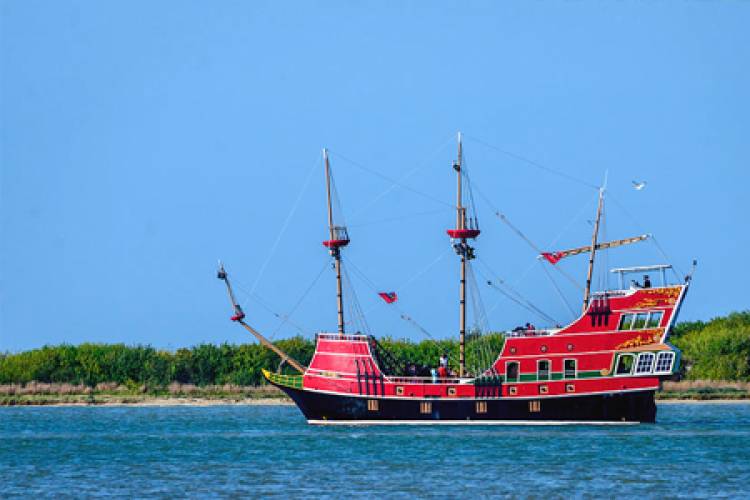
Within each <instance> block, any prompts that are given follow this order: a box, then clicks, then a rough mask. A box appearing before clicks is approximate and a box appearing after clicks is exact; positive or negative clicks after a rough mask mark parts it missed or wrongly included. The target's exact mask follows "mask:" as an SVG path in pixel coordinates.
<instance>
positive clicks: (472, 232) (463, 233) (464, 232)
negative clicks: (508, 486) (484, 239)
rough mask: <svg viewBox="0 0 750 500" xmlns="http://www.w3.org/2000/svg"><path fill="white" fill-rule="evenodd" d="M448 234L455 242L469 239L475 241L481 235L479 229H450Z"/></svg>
mask: <svg viewBox="0 0 750 500" xmlns="http://www.w3.org/2000/svg"><path fill="white" fill-rule="evenodd" d="M446 232H447V233H448V236H450V237H451V238H453V239H454V240H465V239H467V238H472V239H473V238H476V237H477V236H479V233H481V231H480V230H479V229H448V231H446Z"/></svg>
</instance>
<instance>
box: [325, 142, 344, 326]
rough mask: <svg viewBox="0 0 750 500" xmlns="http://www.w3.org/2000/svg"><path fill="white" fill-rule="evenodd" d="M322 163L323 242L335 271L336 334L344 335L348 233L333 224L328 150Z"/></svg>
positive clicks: (341, 227) (342, 227)
mask: <svg viewBox="0 0 750 500" xmlns="http://www.w3.org/2000/svg"><path fill="white" fill-rule="evenodd" d="M323 162H324V163H325V172H326V198H327V201H328V232H329V239H328V240H326V241H324V242H323V246H325V247H326V248H328V252H329V253H330V254H331V256H332V257H333V261H334V264H333V265H334V269H335V270H336V303H337V306H338V332H339V334H341V335H343V334H344V297H343V290H342V286H341V248H342V247H345V246H346V245H348V244H349V233H348V232H347V230H346V226H336V225H334V223H333V206H332V205H331V165H330V163H329V161H328V150H327V149H323Z"/></svg>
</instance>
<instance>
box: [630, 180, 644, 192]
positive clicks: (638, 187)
mask: <svg viewBox="0 0 750 500" xmlns="http://www.w3.org/2000/svg"><path fill="white" fill-rule="evenodd" d="M645 187H646V181H640V182H638V181H633V189H635V190H636V191H640V190H641V189H643V188H645Z"/></svg>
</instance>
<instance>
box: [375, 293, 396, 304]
mask: <svg viewBox="0 0 750 500" xmlns="http://www.w3.org/2000/svg"><path fill="white" fill-rule="evenodd" d="M378 295H380V298H381V299H383V300H385V303H386V304H393V303H394V302H396V301H397V300H398V295H396V292H379V293H378Z"/></svg>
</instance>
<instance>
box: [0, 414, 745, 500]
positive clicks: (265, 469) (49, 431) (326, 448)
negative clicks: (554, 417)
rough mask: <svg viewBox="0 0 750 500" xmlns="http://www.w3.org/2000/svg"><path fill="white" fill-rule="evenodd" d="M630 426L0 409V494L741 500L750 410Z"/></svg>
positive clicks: (666, 418) (662, 417)
mask: <svg viewBox="0 0 750 500" xmlns="http://www.w3.org/2000/svg"><path fill="white" fill-rule="evenodd" d="M658 420H659V423H658V424H655V425H640V426H630V427H442V426H440V427H438V426H435V427H313V426H308V425H307V424H306V423H305V421H304V419H303V418H302V417H301V415H300V414H299V412H298V411H297V409H296V408H294V407H288V406H282V407H274V406H215V407H155V408H151V407H133V408H130V407H118V408H113V407H110V408H102V407H81V408H78V407H72V408H46V407H41V408H1V409H0V496H3V497H5V496H9V495H24V496H28V495H49V496H53V495H54V496H61V495H65V496H87V495H118V496H170V497H172V496H176V495H178V496H193V497H197V496H236V495H250V496H258V495H263V496H268V495H279V496H281V495H284V496H288V495H291V496H294V497H302V496H311V497H325V496H330V497H343V496H350V495H363V494H369V495H375V494H377V495H385V496H388V497H408V496H435V497H443V498H455V497H466V496H502V495H514V496H517V495H520V496H529V495H531V496H554V497H563V496H570V495H571V494H573V495H576V496H597V497H612V496H615V495H617V496H619V495H627V496H647V497H657V496H658V497H663V496H683V495H684V496H700V497H709V496H711V497H715V496H727V497H729V496H731V497H748V496H750V404H710V405H696V404H678V405H674V404H670V405H660V406H659V415H658Z"/></svg>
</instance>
